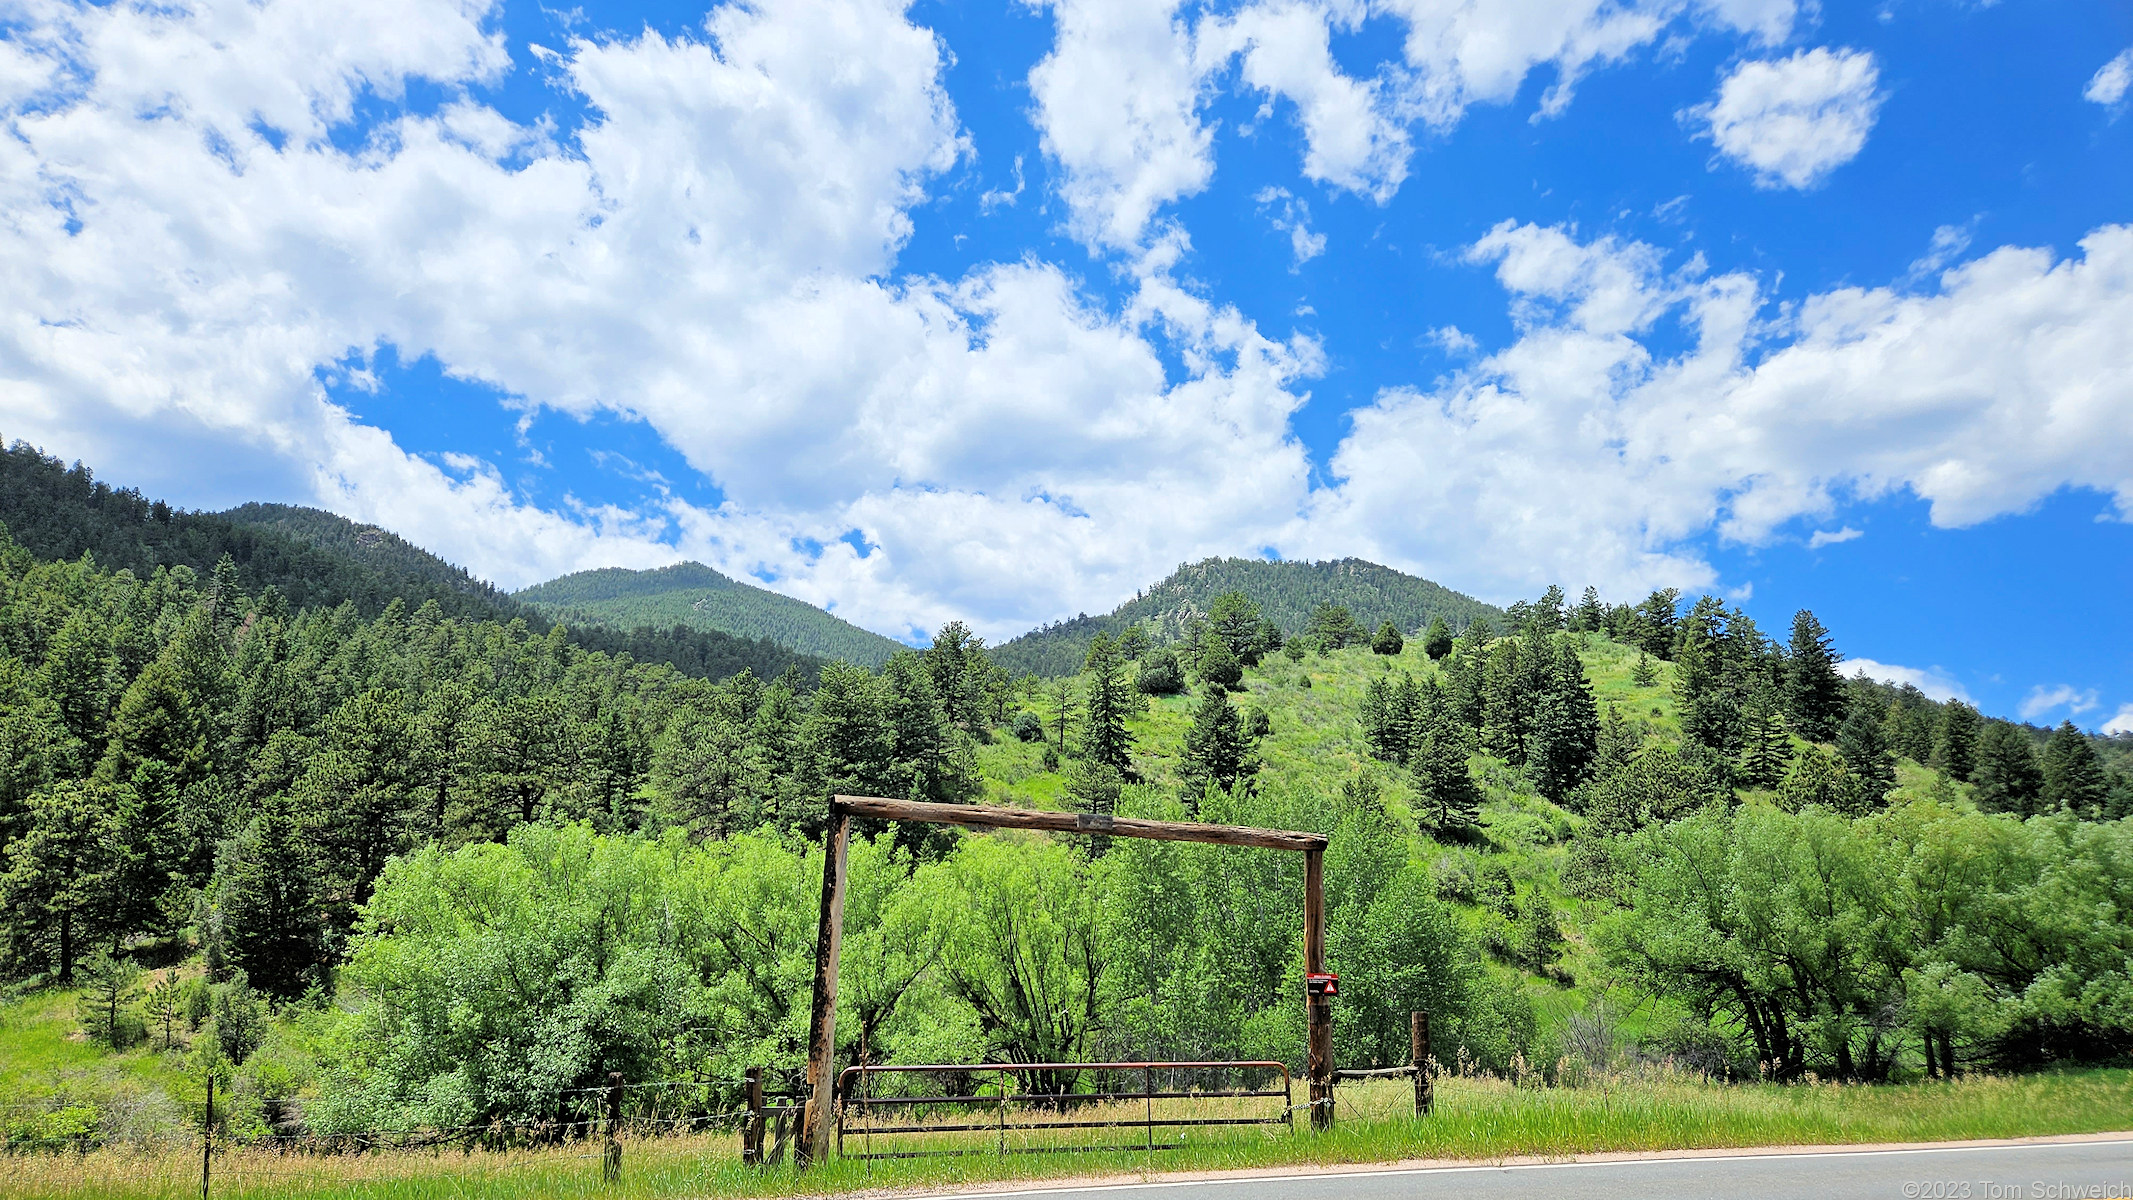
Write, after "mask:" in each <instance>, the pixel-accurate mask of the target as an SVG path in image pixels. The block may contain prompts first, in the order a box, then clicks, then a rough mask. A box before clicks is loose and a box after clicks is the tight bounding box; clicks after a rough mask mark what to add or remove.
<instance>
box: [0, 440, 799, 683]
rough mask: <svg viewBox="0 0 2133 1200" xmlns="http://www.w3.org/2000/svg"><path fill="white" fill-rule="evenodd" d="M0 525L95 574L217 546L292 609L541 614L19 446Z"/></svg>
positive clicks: (251, 588)
mask: <svg viewBox="0 0 2133 1200" xmlns="http://www.w3.org/2000/svg"><path fill="white" fill-rule="evenodd" d="M0 521H4V522H5V523H6V525H7V527H8V530H9V532H10V533H11V534H12V535H13V537H14V543H15V544H16V545H17V546H19V547H21V548H22V549H23V550H26V551H28V552H29V553H30V554H32V555H34V556H36V557H38V558H44V559H64V560H72V559H76V558H79V557H81V556H82V555H83V554H85V553H86V554H89V555H92V556H93V557H94V559H95V561H96V563H97V565H99V566H101V567H103V568H105V569H108V570H120V569H124V570H127V571H131V572H132V573H133V575H134V576H135V578H137V579H141V580H146V579H148V578H149V577H150V576H151V575H153V574H154V573H155V570H156V569H157V568H158V567H175V566H185V567H188V568H190V569H191V570H192V572H193V574H194V575H195V576H196V577H205V576H206V575H208V574H209V573H211V572H212V571H213V570H214V568H215V565H216V563H217V562H219V561H220V560H221V559H222V558H223V557H224V556H225V555H227V556H228V557H229V559H230V562H231V564H232V565H233V566H234V568H235V570H236V582H237V584H238V585H239V586H241V587H242V588H244V589H245V590H246V591H247V592H253V593H257V592H260V591H263V590H264V589H266V588H268V587H272V588H274V589H275V591H276V592H277V593H278V594H279V595H280V596H281V598H282V600H283V601H284V602H285V603H286V604H287V605H288V606H289V607H290V608H291V609H296V610H302V609H308V608H335V607H338V606H340V605H342V604H347V605H350V606H352V608H353V609H354V611H355V612H356V613H357V614H359V615H361V616H363V617H375V616H377V615H378V614H379V613H382V612H384V611H385V609H386V608H387V606H389V605H391V604H392V603H393V602H394V601H398V602H399V603H400V604H401V605H402V606H403V607H404V608H405V609H406V610H407V611H409V612H413V611H415V610H416V609H419V608H421V607H422V606H423V605H424V604H426V603H434V604H435V605H436V606H437V610H438V612H439V613H440V614H441V615H442V616H446V617H455V618H459V619H462V620H469V621H499V622H510V621H514V620H522V621H524V622H526V625H527V627H528V628H529V629H530V630H531V631H532V632H534V633H536V634H540V633H546V632H547V630H548V628H549V625H550V620H549V618H547V617H545V616H543V615H542V614H541V613H539V612H538V611H536V610H534V609H533V608H530V607H528V606H526V605H522V604H520V603H519V602H518V601H516V600H513V599H512V598H511V597H510V596H509V595H507V594H506V593H505V592H503V591H502V590H501V589H499V588H497V587H495V586H493V585H491V584H488V583H484V582H482V581H481V580H478V579H475V578H474V577H473V576H471V575H469V574H468V573H467V572H466V571H464V570H462V569H461V568H459V567H455V566H453V565H451V564H450V563H447V562H445V561H444V560H443V559H440V558H438V557H437V556H436V555H434V554H431V553H429V552H428V551H426V550H423V549H421V548H420V547H418V546H414V545H411V544H409V543H408V542H407V541H405V540H404V539H402V538H400V537H398V536H397V535H395V534H391V533H388V532H386V531H384V530H381V529H378V528H376V527H375V526H368V525H359V524H357V523H355V522H353V521H350V520H347V519H346V518H344V517H338V516H335V515H334V514H332V513H328V512H322V511H320V510H318V509H313V508H298V507H294V506H291V505H284V504H247V505H244V506H242V507H239V508H234V509H231V510H229V511H228V512H224V513H206V512H188V511H185V510H182V509H174V508H172V507H171V506H170V505H168V504H166V503H164V502H163V501H161V500H149V499H148V498H147V497H145V496H143V495H141V493H139V492H138V491H135V490H133V489H131V488H114V487H112V486H111V485H110V484H108V483H105V482H103V481H101V480H98V479H97V478H96V477H95V475H94V474H93V473H92V472H91V471H90V470H89V469H88V468H86V467H84V466H82V465H81V464H80V463H76V464H74V465H73V466H72V467H68V466H66V465H65V464H63V463H61V462H60V461H59V460H58V459H57V458H53V457H50V456H47V455H45V454H44V453H42V452H41V451H39V450H38V449H37V448H36V447H34V446H31V445H29V444H28V443H26V442H16V443H15V444H14V445H13V446H12V447H10V448H9V449H8V450H7V451H6V452H5V453H0ZM566 636H567V637H568V638H569V640H570V641H571V642H572V643H574V644H576V645H580V646H583V647H585V648H587V649H590V650H600V651H605V652H608V653H616V654H624V653H626V654H629V655H630V656H632V657H633V658H636V659H639V660H641V661H647V662H664V663H668V664H670V665H672V666H673V667H674V668H675V669H677V670H679V671H681V672H683V673H684V674H687V675H691V676H707V677H710V678H723V677H725V676H728V675H731V674H733V673H735V672H737V671H740V670H743V669H747V670H752V671H754V672H755V673H756V674H757V675H758V676H759V677H763V678H769V677H772V676H776V675H778V674H780V673H782V672H783V671H785V669H786V668H787V667H798V668H799V669H800V670H801V671H802V673H803V674H804V675H807V676H809V677H812V675H813V673H814V671H815V669H816V668H817V667H819V666H820V665H821V664H820V660H818V659H816V658H814V657H812V656H809V655H805V654H799V653H795V652H794V651H792V650H790V649H787V648H785V647H782V646H779V645H776V644H774V643H772V642H769V641H767V640H761V639H755V638H740V637H734V636H732V635H730V634H724V633H719V632H715V631H707V630H698V629H691V628H687V627H675V626H671V625H670V626H665V627H658V628H654V627H650V626H649V625H647V626H644V627H632V626H610V627H600V628H596V627H591V626H586V627H572V628H570V629H568V630H567V631H566Z"/></svg>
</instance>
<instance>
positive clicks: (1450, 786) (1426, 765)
mask: <svg viewBox="0 0 2133 1200" xmlns="http://www.w3.org/2000/svg"><path fill="white" fill-rule="evenodd" d="M1414 774H1415V790H1416V792H1417V793H1418V796H1417V801H1418V807H1419V808H1420V809H1421V810H1422V812H1423V813H1424V814H1425V815H1427V816H1428V818H1429V819H1430V821H1431V823H1432V824H1434V825H1435V826H1436V828H1437V829H1438V830H1440V831H1445V832H1450V831H1453V830H1459V829H1464V828H1466V827H1468V826H1470V825H1472V824H1473V823H1474V820H1475V818H1476V817H1477V816H1478V815H1479V814H1480V812H1481V789H1480V788H1479V787H1476V786H1475V784H1474V776H1473V774H1472V772H1470V771H1469V770H1468V769H1467V760H1466V741H1465V739H1464V738H1462V737H1460V736H1459V734H1458V731H1456V730H1454V729H1453V728H1451V727H1450V726H1449V725H1446V724H1442V723H1440V724H1439V725H1438V726H1437V727H1436V728H1433V729H1431V730H1430V731H1429V732H1427V733H1425V734H1423V736H1422V744H1421V746H1420V747H1418V748H1417V750H1416V751H1415V755H1414Z"/></svg>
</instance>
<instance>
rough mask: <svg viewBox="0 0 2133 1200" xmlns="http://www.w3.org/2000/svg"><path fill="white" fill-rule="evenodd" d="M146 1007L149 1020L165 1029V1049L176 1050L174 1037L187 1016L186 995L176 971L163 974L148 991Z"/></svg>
mask: <svg viewBox="0 0 2133 1200" xmlns="http://www.w3.org/2000/svg"><path fill="white" fill-rule="evenodd" d="M144 1007H145V1008H146V1009H147V1012H148V1019H149V1020H150V1021H152V1022H154V1023H155V1024H157V1025H159V1026H161V1027H162V1029H163V1048H164V1049H165V1050H169V1049H172V1048H174V1047H175V1046H176V1041H175V1039H174V1036H173V1035H174V1033H175V1032H176V1030H177V1026H178V1022H179V1021H180V1020H181V1019H182V1018H183V1017H184V1016H185V995H184V992H183V991H182V990H181V989H180V988H179V986H178V972H177V971H176V970H175V969H172V970H168V971H165V972H163V974H162V975H161V976H160V977H159V978H158V979H157V980H156V981H155V984H154V986H152V987H150V988H149V989H148V997H147V1003H146V1004H145V1006H144Z"/></svg>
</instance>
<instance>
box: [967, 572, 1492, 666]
mask: <svg viewBox="0 0 2133 1200" xmlns="http://www.w3.org/2000/svg"><path fill="white" fill-rule="evenodd" d="M1230 592H1241V593H1243V594H1244V595H1245V596H1246V597H1248V598H1250V599H1251V601H1252V602H1253V603H1255V604H1257V605H1258V606H1259V608H1260V611H1261V612H1263V613H1264V614H1265V615H1266V618H1267V619H1268V620H1269V621H1272V622H1273V623H1274V624H1275V625H1276V626H1278V627H1279V628H1281V629H1283V630H1286V631H1288V632H1290V633H1295V632H1298V631H1300V630H1302V629H1303V627H1304V625H1305V623H1306V622H1308V621H1309V620H1310V618H1311V614H1312V612H1313V611H1314V610H1315V609H1316V608H1317V607H1318V606H1319V605H1321V604H1335V605H1339V606H1340V607H1342V608H1344V609H1346V610H1347V611H1348V612H1349V613H1350V614H1352V615H1353V616H1354V617H1355V619H1356V620H1357V621H1358V622H1360V623H1362V624H1365V625H1368V626H1369V627H1370V628H1372V629H1376V628H1377V627H1378V626H1379V624H1381V623H1383V622H1385V621H1391V622H1392V623H1393V624H1394V625H1397V626H1399V627H1400V628H1402V629H1421V628H1423V627H1424V626H1426V625H1428V624H1429V623H1430V622H1431V621H1432V620H1435V619H1437V618H1439V617H1442V618H1443V619H1444V620H1445V622H1446V623H1447V624H1448V625H1449V627H1450V628H1451V630H1452V631H1453V632H1454V633H1456V632H1458V631H1460V630H1462V629H1465V628H1466V627H1467V626H1468V625H1470V624H1472V623H1473V622H1474V621H1476V620H1480V619H1482V618H1489V619H1493V620H1501V619H1502V616H1503V614H1502V612H1501V611H1500V610H1498V609H1497V608H1496V607H1495V606H1493V605H1489V604H1484V603H1482V602H1481V601H1479V600H1476V599H1474V598H1473V597H1471V596H1463V595H1460V594H1459V593H1458V592H1455V591H1452V590H1451V589H1450V588H1446V587H1440V586H1439V585H1437V584H1434V583H1431V582H1430V581H1429V580H1427V579H1417V578H1415V577H1414V576H1412V575H1404V574H1401V573H1400V572H1398V571H1395V570H1393V569H1392V568H1390V567H1381V566H1379V565H1378V564H1376V563H1372V562H1364V561H1363V560H1361V559H1358V558H1343V559H1338V560H1335V561H1330V562H1269V561H1266V560H1264V559H1256V558H1209V559H1203V560H1202V561H1200V562H1196V563H1188V564H1185V565H1183V566H1180V567H1179V568H1178V569H1177V570H1176V571H1174V572H1172V573H1171V575H1170V577H1169V578H1167V579H1165V580H1163V581H1162V582H1161V583H1158V584H1156V585H1155V586H1154V587H1151V588H1149V589H1148V590H1147V591H1145V592H1142V593H1141V594H1140V595H1138V596H1135V597H1134V598H1133V599H1131V600H1128V601H1126V602H1125V603H1124V604H1121V605H1119V606H1118V607H1117V608H1115V609H1113V610H1112V611H1111V612H1109V613H1106V614H1104V615H1102V616H1096V617H1092V616H1089V615H1087V614H1086V613H1084V614H1082V615H1081V616H1078V617H1075V618H1073V619H1071V620H1067V621H1060V622H1056V623H1054V624H1051V625H1046V626H1043V627H1042V628H1039V629H1033V630H1031V631H1030V632H1028V633H1026V634H1023V635H1022V636H1021V637H1018V638H1014V639H1013V640H1011V641H1007V642H1003V643H1001V644H1000V645H999V647H997V648H996V649H995V650H994V652H993V653H994V656H995V657H996V658H997V659H998V660H999V662H1000V665H1001V666H1003V667H1006V668H1007V669H1008V670H1009V671H1012V672H1013V673H1015V674H1016V675H1023V674H1031V673H1034V674H1037V675H1042V676H1046V677H1053V676H1059V675H1071V674H1073V673H1074V672H1076V671H1079V670H1080V669H1081V663H1082V659H1083V658H1084V657H1085V656H1086V655H1087V654H1088V652H1089V643H1090V642H1091V641H1093V640H1094V639H1095V637H1096V635H1097V634H1098V633H1108V634H1110V635H1111V636H1112V637H1113V638H1118V637H1122V636H1124V634H1125V632H1126V630H1128V629H1130V628H1132V627H1133V626H1135V625H1138V626H1140V627H1141V629H1142V631H1143V633H1144V634H1145V635H1146V636H1148V637H1152V638H1154V639H1156V640H1158V641H1166V642H1167V641H1177V640H1180V639H1183V638H1184V637H1186V636H1187V634H1188V632H1189V631H1190V630H1191V629H1192V628H1193V627H1194V625H1195V624H1196V623H1197V622H1199V621H1201V620H1203V619H1205V617H1206V615H1207V611H1208V606H1209V605H1211V604H1213V603H1214V599H1215V597H1217V596H1221V595H1225V594H1227V593H1230Z"/></svg>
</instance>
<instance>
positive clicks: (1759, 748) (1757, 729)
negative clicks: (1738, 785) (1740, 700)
mask: <svg viewBox="0 0 2133 1200" xmlns="http://www.w3.org/2000/svg"><path fill="white" fill-rule="evenodd" d="M1783 708H1784V704H1783V702H1782V701H1780V700H1779V699H1778V696H1777V692H1776V690H1775V689H1774V688H1771V687H1767V686H1766V687H1762V688H1758V689H1757V690H1756V692H1755V695H1754V696H1752V697H1751V698H1750V699H1749V701H1748V709H1747V713H1746V717H1747V720H1746V724H1745V736H1744V742H1745V745H1744V748H1743V752H1742V757H1741V781H1742V782H1743V783H1745V784H1747V785H1748V786H1749V787H1756V788H1767V787H1775V786H1777V783H1778V781H1779V780H1781V779H1783V778H1784V777H1785V772H1786V770H1787V769H1788V768H1789V767H1790V766H1791V758H1792V739H1791V738H1789V737H1787V736H1786V735H1785V723H1784V720H1783V717H1782V712H1783Z"/></svg>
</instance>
